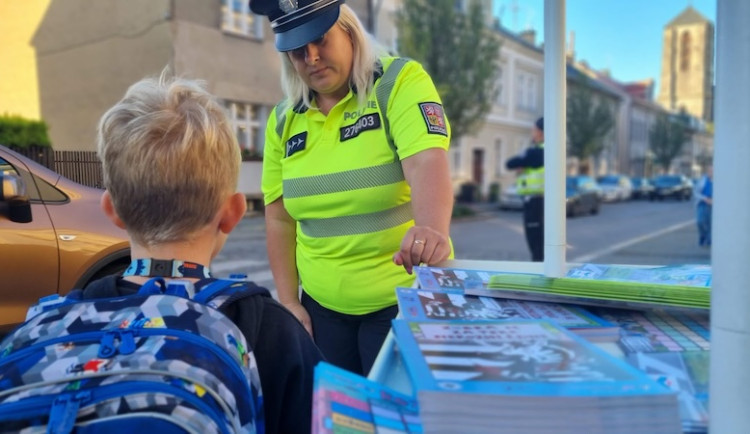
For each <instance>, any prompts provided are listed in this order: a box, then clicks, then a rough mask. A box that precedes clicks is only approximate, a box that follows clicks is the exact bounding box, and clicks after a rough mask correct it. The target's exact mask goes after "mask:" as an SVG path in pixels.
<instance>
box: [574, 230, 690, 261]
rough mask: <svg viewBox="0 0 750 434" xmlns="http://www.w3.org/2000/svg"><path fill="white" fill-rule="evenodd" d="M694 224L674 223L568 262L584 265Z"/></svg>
mask: <svg viewBox="0 0 750 434" xmlns="http://www.w3.org/2000/svg"><path fill="white" fill-rule="evenodd" d="M694 224H695V221H694V220H687V221H684V222H681V223H676V224H674V225H672V226H667V227H666V228H664V229H660V230H658V231H656V232H651V233H650V234H646V235H641V236H640V237H637V238H633V239H630V240H627V241H623V242H621V243H619V244H615V245H612V246H609V247H607V248H606V249H602V250H598V251H596V252H592V253H589V254H586V255H581V256H579V257H577V258H573V259H571V260H570V261H569V262H575V263H579V264H582V263H586V262H591V261H593V260H594V259H596V258H599V257H601V256H605V255H609V254H612V253H615V252H616V251H618V250H622V249H625V248H627V247H630V246H632V245H633V244H638V243H640V242H641V241H646V240H648V239H650V238H654V237H658V236H660V235H664V234H667V233H669V232H673V231H676V230H678V229H682V228H684V227H686V226H689V225H694Z"/></svg>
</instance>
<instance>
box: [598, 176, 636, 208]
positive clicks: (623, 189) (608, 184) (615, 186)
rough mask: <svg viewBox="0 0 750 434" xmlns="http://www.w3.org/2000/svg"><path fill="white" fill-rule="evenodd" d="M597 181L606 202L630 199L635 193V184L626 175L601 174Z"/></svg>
mask: <svg viewBox="0 0 750 434" xmlns="http://www.w3.org/2000/svg"><path fill="white" fill-rule="evenodd" d="M596 182H597V183H598V184H599V187H600V188H601V189H602V200H603V201H605V202H615V201H618V200H630V198H631V196H632V195H633V185H632V184H631V183H630V178H628V177H627V176H625V175H605V176H600V177H598V178H596Z"/></svg>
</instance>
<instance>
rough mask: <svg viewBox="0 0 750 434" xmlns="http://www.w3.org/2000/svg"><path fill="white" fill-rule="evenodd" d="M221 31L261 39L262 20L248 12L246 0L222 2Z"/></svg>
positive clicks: (223, 0)
mask: <svg viewBox="0 0 750 434" xmlns="http://www.w3.org/2000/svg"><path fill="white" fill-rule="evenodd" d="M221 15H222V21H221V29H222V30H224V31H225V32H229V33H236V34H240V35H244V36H250V37H253V38H258V39H263V20H262V17H261V16H259V15H255V14H254V13H252V12H251V11H250V2H249V1H247V0H222V5H221Z"/></svg>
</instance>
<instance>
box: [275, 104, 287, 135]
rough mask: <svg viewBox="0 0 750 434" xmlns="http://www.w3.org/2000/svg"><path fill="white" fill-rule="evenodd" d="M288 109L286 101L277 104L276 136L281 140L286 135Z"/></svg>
mask: <svg viewBox="0 0 750 434" xmlns="http://www.w3.org/2000/svg"><path fill="white" fill-rule="evenodd" d="M285 112H286V107H285V106H284V101H282V102H280V103H278V104H276V134H278V135H279V138H281V137H282V136H283V135H284V125H285V124H286V113H285Z"/></svg>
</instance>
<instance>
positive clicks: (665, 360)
mask: <svg viewBox="0 0 750 434" xmlns="http://www.w3.org/2000/svg"><path fill="white" fill-rule="evenodd" d="M591 309H592V311H593V312H594V313H596V314H597V315H599V316H601V317H602V318H605V319H607V320H609V321H611V322H613V323H616V324H619V325H620V327H621V336H620V339H619V340H618V346H619V348H620V350H621V351H622V353H623V358H624V359H625V360H626V361H627V362H628V363H630V364H631V365H633V366H634V367H636V368H638V369H639V370H641V371H643V372H645V373H646V374H648V375H649V376H650V377H651V378H653V379H655V380H656V381H658V382H660V383H662V384H664V385H665V386H667V387H669V388H670V389H671V390H674V391H675V392H676V393H677V399H678V401H679V405H680V418H681V419H682V429H683V432H685V433H698V432H706V431H707V430H708V400H709V397H708V369H709V358H710V339H711V336H710V330H711V324H710V321H709V312H708V311H706V312H667V311H664V310H658V309H657V310H644V311H636V310H625V309H612V308H604V307H592V308H591Z"/></svg>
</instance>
